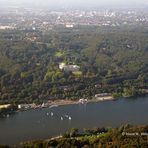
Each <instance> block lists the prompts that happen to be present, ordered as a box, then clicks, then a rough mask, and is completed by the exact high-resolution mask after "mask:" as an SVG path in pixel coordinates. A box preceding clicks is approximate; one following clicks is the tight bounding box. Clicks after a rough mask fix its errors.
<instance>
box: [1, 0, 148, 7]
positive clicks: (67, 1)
mask: <svg viewBox="0 0 148 148" xmlns="http://www.w3.org/2000/svg"><path fill="white" fill-rule="evenodd" d="M7 4H8V5H16V4H17V5H18V4H19V5H24V4H28V5H29V4H31V5H36V6H37V5H38V6H58V7H59V6H61V7H62V6H63V7H64V6H65V7H67V6H71V7H72V6H84V7H87V6H102V5H103V6H105V5H107V6H109V5H112V6H113V5H127V6H128V5H144V4H145V5H147V4H148V0H0V5H1V6H2V5H7Z"/></svg>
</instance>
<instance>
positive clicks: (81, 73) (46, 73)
mask: <svg viewBox="0 0 148 148" xmlns="http://www.w3.org/2000/svg"><path fill="white" fill-rule="evenodd" d="M60 63H65V64H67V65H68V64H69V65H70V64H73V65H77V66H79V67H80V69H79V70H78V71H74V72H73V71H65V70H61V69H60V68H59V64H60ZM147 82H148V31H147V28H135V29H133V28H126V29H125V28H124V29H123V28H118V29H113V28H110V29H108V28H106V29H100V28H95V27H94V28H93V27H91V28H88V27H86V28H74V29H63V28H62V29H60V28H57V29H56V30H52V31H49V32H46V34H45V33H44V34H43V33H42V32H39V31H21V32H20V31H10V30H7V31H0V102H1V103H8V102H9V103H18V102H19V103H20V102H22V103H24V102H25V103H29V102H35V103H39V102H43V101H44V100H49V99H66V98H68V99H79V98H82V97H84V98H89V99H91V98H92V97H93V96H94V95H95V94H97V93H101V92H108V93H112V94H113V95H114V96H122V95H123V96H134V95H139V94H141V93H143V90H145V89H147V88H148V84H147Z"/></svg>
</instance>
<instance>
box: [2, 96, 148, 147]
mask: <svg viewBox="0 0 148 148" xmlns="http://www.w3.org/2000/svg"><path fill="white" fill-rule="evenodd" d="M51 114H53V116H52V115H51ZM67 115H68V117H69V116H70V117H71V120H70V119H69V118H68V117H67ZM127 123H129V124H133V125H136V124H148V97H141V98H136V99H119V100H116V101H105V102H96V103H88V104H77V105H76V104H75V105H65V106H59V107H53V108H43V109H37V110H28V111H25V112H19V113H16V114H15V115H11V116H10V117H8V118H5V119H0V144H18V143H19V142H22V141H27V140H38V139H47V138H49V137H51V136H57V135H60V134H62V133H64V132H65V131H67V130H68V129H70V128H72V127H75V128H79V129H83V128H93V127H102V126H104V127H116V126H120V125H122V124H127Z"/></svg>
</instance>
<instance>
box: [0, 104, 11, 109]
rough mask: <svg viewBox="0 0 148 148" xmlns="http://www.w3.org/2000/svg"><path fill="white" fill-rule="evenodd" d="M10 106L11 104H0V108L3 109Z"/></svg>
mask: <svg viewBox="0 0 148 148" xmlns="http://www.w3.org/2000/svg"><path fill="white" fill-rule="evenodd" d="M9 107H11V104H5V105H0V109H4V108H6V109H7V108H9Z"/></svg>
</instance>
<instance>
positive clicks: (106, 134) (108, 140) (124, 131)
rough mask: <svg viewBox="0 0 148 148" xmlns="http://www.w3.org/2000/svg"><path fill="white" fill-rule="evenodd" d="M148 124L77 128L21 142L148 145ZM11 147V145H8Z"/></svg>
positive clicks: (37, 147)
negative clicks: (59, 134) (58, 134)
mask: <svg viewBox="0 0 148 148" xmlns="http://www.w3.org/2000/svg"><path fill="white" fill-rule="evenodd" d="M147 136H148V126H146V125H145V126H131V125H128V124H127V125H124V126H121V127H119V128H94V129H84V130H83V131H79V130H78V129H76V128H73V129H71V130H70V131H68V132H66V133H65V134H64V135H63V136H59V137H55V138H51V139H49V140H39V141H32V142H25V143H21V144H20V146H19V147H22V148H48V147H58V148H63V147H64V148H69V147H75V148H90V147H92V148H95V147H98V148H114V147H120V148H127V147H130V148H133V147H141V148H147V147H148V138H147ZM7 147H8V148H9V146H7Z"/></svg>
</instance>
